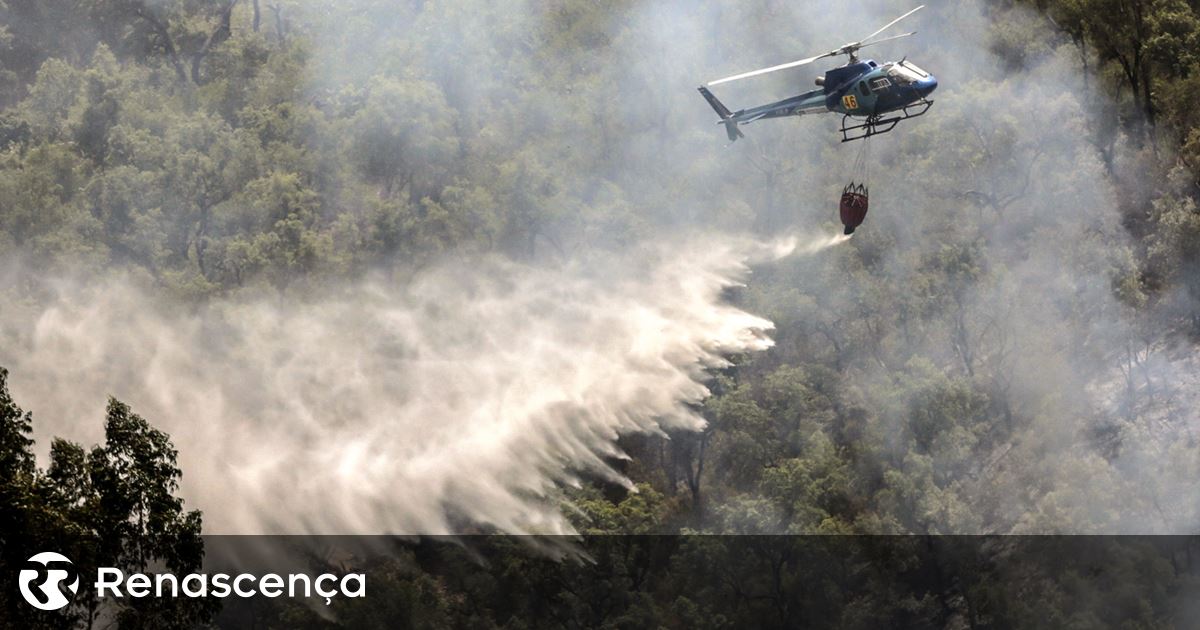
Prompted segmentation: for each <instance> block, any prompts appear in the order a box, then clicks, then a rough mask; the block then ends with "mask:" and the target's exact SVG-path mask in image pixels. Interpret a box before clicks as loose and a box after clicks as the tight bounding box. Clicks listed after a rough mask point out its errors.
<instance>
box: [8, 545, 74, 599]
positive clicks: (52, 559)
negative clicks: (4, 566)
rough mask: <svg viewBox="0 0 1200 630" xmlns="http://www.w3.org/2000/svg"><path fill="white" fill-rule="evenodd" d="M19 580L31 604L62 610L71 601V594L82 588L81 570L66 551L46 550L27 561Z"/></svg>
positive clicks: (23, 593) (23, 592) (22, 592)
mask: <svg viewBox="0 0 1200 630" xmlns="http://www.w3.org/2000/svg"><path fill="white" fill-rule="evenodd" d="M19 582H20V586H21V595H23V596H24V597H25V601H27V602H29V605H30V606H33V607H34V608H37V609H39V610H58V609H59V608H62V607H63V606H66V605H67V604H69V603H70V602H71V596H73V595H74V594H75V592H76V591H78V590H79V572H78V571H76V570H75V565H73V564H71V561H70V560H67V558H66V557H65V556H63V555H62V554H59V553H54V552H53V551H43V552H41V553H39V554H37V555H35V556H33V557H32V558H30V559H28V560H26V561H25V564H24V566H22V567H21V573H20V576H19ZM64 585H65V586H66V589H65V590H64V588H63V586H64ZM65 591H70V593H67V592H65Z"/></svg>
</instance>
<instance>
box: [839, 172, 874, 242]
mask: <svg viewBox="0 0 1200 630" xmlns="http://www.w3.org/2000/svg"><path fill="white" fill-rule="evenodd" d="M838 213H839V214H840V215H841V217H842V225H844V226H846V229H845V233H846V234H853V233H854V228H856V227H858V226H860V225H862V222H863V219H865V218H867V187H866V186H864V185H862V184H855V183H854V182H851V183H849V184H847V185H846V188H844V189H843V190H842V201H841V203H839V204H838Z"/></svg>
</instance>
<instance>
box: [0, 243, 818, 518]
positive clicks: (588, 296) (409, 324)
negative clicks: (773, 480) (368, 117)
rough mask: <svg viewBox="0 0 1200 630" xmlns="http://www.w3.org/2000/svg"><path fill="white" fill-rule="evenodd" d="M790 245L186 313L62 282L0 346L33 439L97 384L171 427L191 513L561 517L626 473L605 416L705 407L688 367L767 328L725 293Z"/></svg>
mask: <svg viewBox="0 0 1200 630" xmlns="http://www.w3.org/2000/svg"><path fill="white" fill-rule="evenodd" d="M804 240H805V241H806V242H807V241H812V244H809V245H805V246H804V247H802V249H807V250H810V251H815V248H817V247H818V246H819V245H820V244H823V243H825V240H826V239H804ZM818 241H819V242H818ZM795 243H796V239H792V240H789V241H784V242H780V243H774V244H766V245H763V244H754V243H752V242H750V241H738V240H736V239H729V238H726V239H722V240H714V239H711V238H698V237H697V238H692V239H688V240H680V241H676V242H674V243H672V244H658V245H654V246H647V247H642V248H637V249H635V250H634V251H633V252H626V253H625V255H623V256H620V257H618V256H615V255H612V254H597V253H593V254H591V257H590V259H587V260H584V259H582V258H581V259H580V260H577V261H575V262H572V263H570V264H568V265H566V266H565V267H563V268H559V269H554V270H546V269H539V268H534V267H529V266H523V265H519V264H516V263H513V262H509V261H505V260H500V259H489V260H485V261H477V262H476V263H475V264H472V265H470V266H467V265H463V264H453V265H445V266H442V267H439V268H436V269H434V270H431V271H429V272H426V273H424V274H422V275H421V276H420V277H418V278H417V279H416V280H415V281H413V282H412V283H410V284H407V285H405V286H395V285H392V284H387V283H383V282H365V283H363V284H361V285H360V286H355V287H352V288H347V289H344V290H342V291H340V292H338V293H337V294H329V295H325V296H322V297H320V298H317V299H313V300H310V301H308V302H305V303H303V304H301V303H297V302H295V301H293V300H287V299H282V298H276V299H274V300H270V299H256V300H254V301H249V302H246V301H241V302H237V301H227V302H218V303H215V304H212V305H209V306H208V307H205V308H204V309H203V310H202V311H200V312H192V313H183V312H180V311H179V310H178V308H177V307H168V306H166V305H165V304H163V303H161V302H160V301H159V300H156V299H155V298H152V297H150V295H149V294H147V293H145V292H143V291H141V290H139V289H137V288H135V287H134V283H132V282H130V281H110V282H107V283H103V284H101V285H99V286H90V287H87V288H84V287H83V286H81V285H80V284H78V283H68V284H63V285H62V286H61V287H60V289H59V291H58V295H57V297H56V298H55V299H53V300H52V301H51V304H49V305H48V306H47V307H46V308H44V309H43V310H40V312H38V311H37V310H35V311H34V312H33V313H32V314H31V316H30V317H28V319H27V320H26V321H13V317H12V316H11V312H10V316H9V317H7V318H5V319H6V321H4V322H3V325H5V326H7V327H8V329H9V330H7V331H5V332H6V333H7V335H6V336H7V337H8V338H10V339H15V340H17V341H16V343H9V344H5V346H4V348H3V349H0V365H5V366H7V367H9V368H11V369H12V377H11V387H12V390H13V394H14V396H15V397H16V399H17V400H18V401H20V403H21V404H22V405H23V406H25V407H26V408H30V409H32V410H34V412H35V414H36V415H35V417H36V422H35V425H36V426H37V429H38V438H39V444H40V445H41V446H42V447H43V449H44V448H45V447H46V445H47V444H48V440H47V438H48V437H49V436H51V435H57V436H61V437H64V438H67V439H72V440H76V441H83V442H87V443H91V442H98V441H100V440H101V439H102V435H101V433H100V430H101V427H102V415H103V414H102V411H103V405H104V403H105V397H106V396H107V395H113V396H116V397H118V398H119V399H121V400H123V401H125V402H128V403H130V404H131V405H133V407H134V409H135V411H137V412H139V413H140V414H142V415H143V416H145V417H146V418H147V419H149V420H150V421H151V423H152V424H154V425H155V426H157V427H159V428H161V429H163V430H165V431H166V432H168V433H169V434H170V435H171V436H172V439H173V440H174V442H175V444H176V446H177V447H178V449H179V451H180V465H181V468H182V469H183V471H184V479H183V484H182V487H183V492H184V496H185V497H186V498H187V499H188V501H189V506H191V507H199V508H201V509H203V510H204V512H205V523H206V531H208V532H209V533H258V532H272V533H275V532H288V533H292V532H295V533H414V534H437V533H447V532H454V531H460V530H461V529H462V527H463V526H464V525H468V524H470V525H477V524H483V525H490V526H493V527H496V528H498V529H500V530H502V531H505V532H539V533H562V532H568V531H570V526H569V524H568V523H567V522H566V521H565V519H564V518H563V516H562V509H561V508H562V507H563V506H562V505H561V504H560V501H561V496H560V492H559V488H560V487H561V485H560V484H563V483H567V484H570V483H572V482H573V481H574V480H575V475H576V474H577V473H584V472H585V473H590V474H599V475H602V476H605V477H607V478H609V479H612V480H615V481H618V482H623V483H628V482H627V481H625V480H624V479H623V478H622V477H621V476H620V475H618V474H617V473H616V472H615V471H614V470H613V469H612V468H611V467H610V466H609V465H608V464H607V463H606V462H605V458H612V457H621V453H620V452H619V450H618V448H617V446H616V439H617V437H618V436H619V435H621V434H623V433H629V432H658V431H663V430H666V429H699V428H701V427H702V426H703V424H704V421H703V420H702V419H701V418H700V417H699V416H698V415H697V414H696V413H695V411H694V410H693V408H692V407H691V405H692V404H694V403H697V402H699V401H700V400H702V399H703V398H704V397H705V396H706V395H707V394H708V391H707V389H706V388H705V386H704V384H703V381H704V380H705V370H706V369H707V368H711V367H716V366H722V365H726V359H725V356H726V355H728V354H730V353H742V352H748V351H756V350H763V349H765V348H767V347H769V346H770V345H771V343H772V342H771V340H770V339H769V338H768V337H767V336H766V334H765V333H766V331H768V330H769V329H770V328H771V327H772V324H771V323H770V322H769V321H766V320H764V319H761V318H759V317H755V316H753V315H750V314H748V313H745V312H743V311H741V310H739V309H737V308H735V307H733V306H730V305H728V304H727V303H725V302H724V301H723V300H722V294H723V292H724V291H725V290H726V289H727V288H728V287H730V286H732V285H734V284H737V283H738V282H739V280H741V279H743V278H744V276H745V275H746V274H747V273H748V268H747V267H746V263H747V261H749V260H751V259H769V258H773V257H777V256H780V255H785V254H787V253H788V252H790V251H791V250H792V249H793V248H794V247H795ZM18 319H19V318H18Z"/></svg>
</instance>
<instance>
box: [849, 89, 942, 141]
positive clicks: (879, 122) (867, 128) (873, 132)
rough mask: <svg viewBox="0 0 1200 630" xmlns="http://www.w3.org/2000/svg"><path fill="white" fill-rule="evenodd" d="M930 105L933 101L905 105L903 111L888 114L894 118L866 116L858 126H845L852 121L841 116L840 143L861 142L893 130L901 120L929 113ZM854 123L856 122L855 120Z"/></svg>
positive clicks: (881, 115)
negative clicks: (858, 132)
mask: <svg viewBox="0 0 1200 630" xmlns="http://www.w3.org/2000/svg"><path fill="white" fill-rule="evenodd" d="M932 105H933V101H927V100H925V99H921V100H919V101H917V102H915V103H912V104H910V105H906V106H905V107H904V109H900V110H895V111H894V112H889V113H896V114H897V115H895V116H889V117H888V118H884V114H879V115H876V116H867V119H866V121H865V122H863V123H861V124H858V125H851V126H849V127H847V126H846V121H847V120H853V119H852V118H851V116H850V115H849V114H847V115H845V116H842V142H850V141H851V140H862V139H863V138H870V137H871V136H877V135H879V134H883V133H887V132H889V131H891V130H892V129H894V128H895V127H896V125H897V124H898V123H899V122H900V121H901V120H908V119H909V118H916V117H917V116H922V115H924V114H925V112H927V111H929V108H930V107H931V106H932ZM909 110H912V111H909ZM854 122H857V120H855V121H854ZM856 131H861V132H862V133H860V134H855V132H856Z"/></svg>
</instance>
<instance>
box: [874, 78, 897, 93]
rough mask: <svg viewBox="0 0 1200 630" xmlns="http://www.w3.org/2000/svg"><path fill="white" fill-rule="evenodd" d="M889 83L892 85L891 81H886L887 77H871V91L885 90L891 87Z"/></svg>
mask: <svg viewBox="0 0 1200 630" xmlns="http://www.w3.org/2000/svg"><path fill="white" fill-rule="evenodd" d="M891 85H892V82H891V81H888V79H887V77H879V78H878V79H871V91H872V92H878V91H880V90H886V89H888V88H889V87H891Z"/></svg>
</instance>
